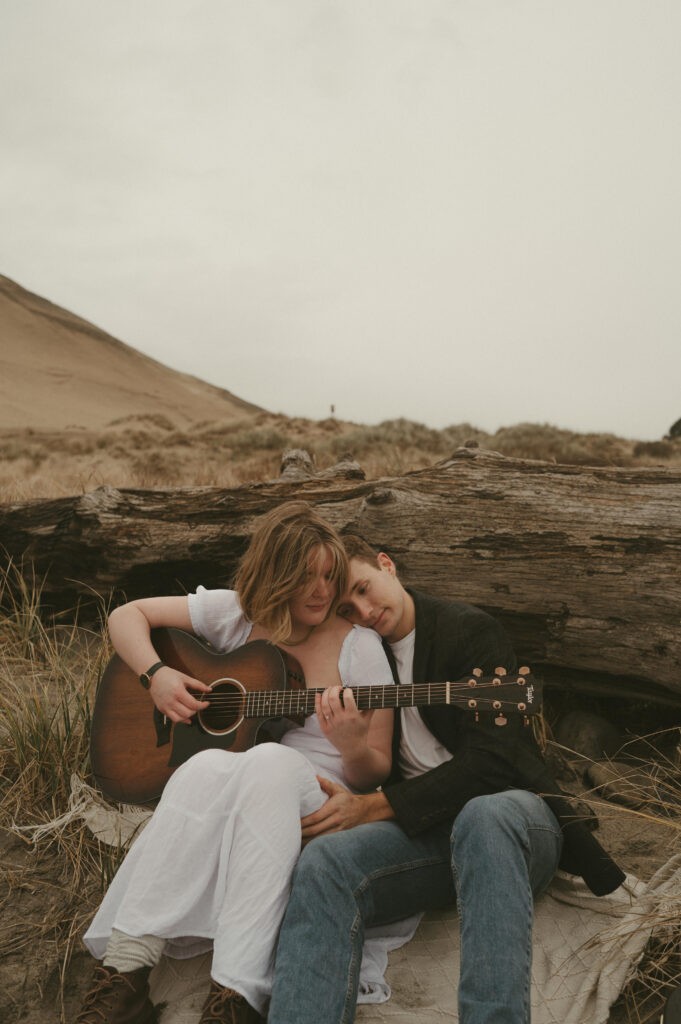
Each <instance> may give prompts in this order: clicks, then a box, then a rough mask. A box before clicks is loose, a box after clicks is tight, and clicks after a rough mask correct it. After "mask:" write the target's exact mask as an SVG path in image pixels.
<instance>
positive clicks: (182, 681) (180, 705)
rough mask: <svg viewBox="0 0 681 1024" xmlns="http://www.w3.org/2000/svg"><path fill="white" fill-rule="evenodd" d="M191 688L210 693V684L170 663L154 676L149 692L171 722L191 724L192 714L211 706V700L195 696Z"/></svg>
mask: <svg viewBox="0 0 681 1024" xmlns="http://www.w3.org/2000/svg"><path fill="white" fill-rule="evenodd" d="M190 690H197V691H201V692H203V693H210V686H206V684H205V683H200V682H199V680H198V679H193V678H192V677H191V676H186V675H185V674H184V673H183V672H178V671H177V670H176V669H174V668H171V667H170V665H164V666H163V668H160V669H158V671H157V672H155V673H154V675H153V676H152V679H151V687H150V689H149V692H150V694H151V697H152V700H153V702H154V704H155V705H156V707H157V708H158V710H159V711H160V712H161V714H163V715H166V716H167V717H168V718H169V719H170V721H171V722H176V723H177V722H181V723H183V724H184V725H189V723H190V721H191V717H192V715H195V714H196V712H197V711H202V710H203V708H208V707H210V703H209V702H207V701H199V700H197V699H196V697H193V696H192V694H191V693H190V692H189V691H190Z"/></svg>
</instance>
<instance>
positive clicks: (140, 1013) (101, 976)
mask: <svg viewBox="0 0 681 1024" xmlns="http://www.w3.org/2000/svg"><path fill="white" fill-rule="evenodd" d="M150 971H151V967H139V968H138V969H137V970H136V971H126V972H125V973H124V974H120V973H119V972H118V971H117V970H116V969H115V968H114V967H95V969H94V972H93V974H92V988H91V989H90V991H89V992H88V994H87V995H86V996H85V1002H84V1003H83V1009H82V1010H81V1011H80V1013H79V1014H78V1016H77V1017H76V1019H75V1022H74V1024H156V1022H157V1019H158V1018H157V1015H156V1010H155V1009H154V1004H153V1003H152V1001H151V1000H150V998H149V984H148V978H149V973H150Z"/></svg>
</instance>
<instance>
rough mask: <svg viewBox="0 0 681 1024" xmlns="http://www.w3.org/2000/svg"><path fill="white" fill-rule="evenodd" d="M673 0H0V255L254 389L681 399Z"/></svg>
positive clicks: (661, 413)
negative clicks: (0, 6)
mask: <svg viewBox="0 0 681 1024" xmlns="http://www.w3.org/2000/svg"><path fill="white" fill-rule="evenodd" d="M680 39H681V4H679V2H678V0H655V2H652V3H651V2H650V0H641V2H637V0H571V2H569V3H566V2H565V0H561V2H557V0H462V2H457V0H409V2H407V0H362V2H359V0H329V2H326V0H248V2H244V0H238V2H237V0H141V2H140V0H115V2H112V0H109V2H106V0H58V2H55V0H6V2H5V3H4V4H3V9H2V14H1V16H0V86H1V88H0V273H4V274H6V275H7V276H8V277H11V278H13V279H14V280H16V281H18V282H19V283H20V284H22V285H24V286H25V287H27V288H29V289H31V290H33V291H37V292H38V293H40V294H42V295H44V296H45V297H47V298H49V299H51V300H52V301H54V302H57V303H59V304H61V305H64V306H66V307H68V308H69V309H71V310H72V311H73V312H75V313H78V314H80V315H81V316H84V317H86V318H87V319H89V320H92V321H94V322H95V323H96V324H97V325H98V326H100V327H102V328H103V329H105V330H107V331H109V332H110V333H112V334H114V335H115V336H116V337H118V338H121V339H122V340H123V341H126V342H128V343H129V344H131V345H134V346H135V347H136V348H138V349H141V350H142V351H143V352H146V353H148V354H149V355H152V356H154V357H155V358H157V359H160V360H162V361H163V362H165V363H168V364H169V365H171V366H173V367H175V368H177V369H181V370H185V371H188V372H191V373H195V374H196V375H197V376H200V377H203V378H204V379H206V380H209V381H211V382H212V383H214V384H218V385H220V386H223V387H226V388H229V389H230V390H231V391H233V392H235V393H236V394H237V395H239V396H240V397H242V398H245V399H248V400H250V401H252V402H255V403H257V404H259V405H262V406H264V407H265V408H267V409H270V410H272V411H280V412H285V413H287V414H289V415H303V416H310V417H313V418H322V417H324V416H326V415H327V414H328V412H329V408H330V406H331V404H334V405H335V408H336V415H337V416H339V417H342V418H344V419H354V420H357V421H361V422H365V423H375V422H378V421H380V420H382V419H387V418H393V417H396V416H406V417H408V418H410V419H415V420H419V421H421V422H425V423H427V424H429V425H430V426H434V427H442V426H445V425H447V424H449V423H459V422H464V421H468V422H470V423H472V424H474V425H476V426H479V427H482V428H484V429H487V430H494V429H496V428H497V427H499V426H506V425H511V424H513V423H518V422H522V421H531V422H539V423H543V422H549V423H553V424H555V425H557V426H561V427H569V428H573V429H576V430H597V431H612V432H614V433H618V434H620V435H623V436H627V437H638V438H656V437H660V436H661V435H662V434H664V433H665V432H666V431H667V430H668V428H669V427H670V425H671V424H672V422H674V420H676V419H677V418H678V417H679V416H681V187H680V185H679V182H681V60H680V59H679V40H680Z"/></svg>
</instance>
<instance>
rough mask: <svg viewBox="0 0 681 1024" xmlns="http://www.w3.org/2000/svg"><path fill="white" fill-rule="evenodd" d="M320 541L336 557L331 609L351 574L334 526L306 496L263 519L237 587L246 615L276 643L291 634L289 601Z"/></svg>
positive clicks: (332, 575) (259, 522)
mask: <svg viewBox="0 0 681 1024" xmlns="http://www.w3.org/2000/svg"><path fill="white" fill-rule="evenodd" d="M320 546H323V547H325V548H326V549H327V550H328V551H329V552H330V554H331V556H332V559H333V564H332V567H331V576H330V579H329V582H330V583H332V584H334V585H335V587H336V600H334V602H333V603H332V605H331V608H330V611H329V614H331V612H333V611H334V609H335V607H336V603H337V598H338V596H339V595H340V594H342V593H343V591H344V590H345V587H346V584H347V579H348V560H347V556H346V554H345V549H344V547H343V542H342V541H341V539H340V537H339V536H338V534H337V533H336V531H335V530H334V528H333V527H332V526H330V525H329V523H327V522H326V521H325V520H324V519H322V517H321V516H320V515H319V513H317V512H315V511H314V509H313V508H312V506H311V505H308V503H307V502H306V501H288V502H286V503H285V504H284V505H280V506H279V507H278V508H274V509H272V511H271V512H268V513H266V515H264V516H262V518H261V519H259V520H258V524H257V526H256V528H255V530H254V532H253V536H252V537H251V542H250V544H249V545H248V550H247V551H246V554H245V555H244V556H243V558H242V559H241V562H240V564H239V568H238V570H237V574H236V578H235V580H234V589H235V590H236V592H237V594H238V595H239V601H240V603H241V607H242V609H243V612H244V614H245V615H246V617H247V618H248V619H250V620H251V622H257V623H258V625H260V626H263V627H264V628H265V629H266V630H267V631H268V632H269V633H270V636H271V639H272V642H273V643H286V641H287V640H289V639H290V637H291V635H292V632H293V624H292V622H291V613H290V611H289V604H288V603H289V600H290V599H291V598H292V597H293V595H294V594H295V592H296V591H297V590H299V589H300V587H302V586H304V584H305V583H306V582H307V572H308V568H309V566H310V558H311V557H314V555H315V554H317V550H318V548H319V547H320Z"/></svg>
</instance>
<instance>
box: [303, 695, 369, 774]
mask: <svg viewBox="0 0 681 1024" xmlns="http://www.w3.org/2000/svg"><path fill="white" fill-rule="evenodd" d="M341 693H342V694H343V699H342V700H341ZM315 711H316V712H317V720H318V722H319V726H320V728H321V730H322V732H323V733H324V735H325V736H326V738H327V740H330V741H331V743H333V745H334V747H335V748H336V750H338V751H339V752H340V753H341V754H342V755H343V757H352V756H357V755H358V754H361V753H363V752H364V750H365V749H366V746H367V740H368V735H369V726H370V724H371V719H372V716H373V714H374V712H373V710H372V711H359V710H358V708H357V704H356V703H355V698H354V695H353V692H352V690H351V689H349V688H348V689H343V687H342V686H330V687H329V688H328V689H327V690H324V692H323V693H318V694H317V695H316V697H315Z"/></svg>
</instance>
